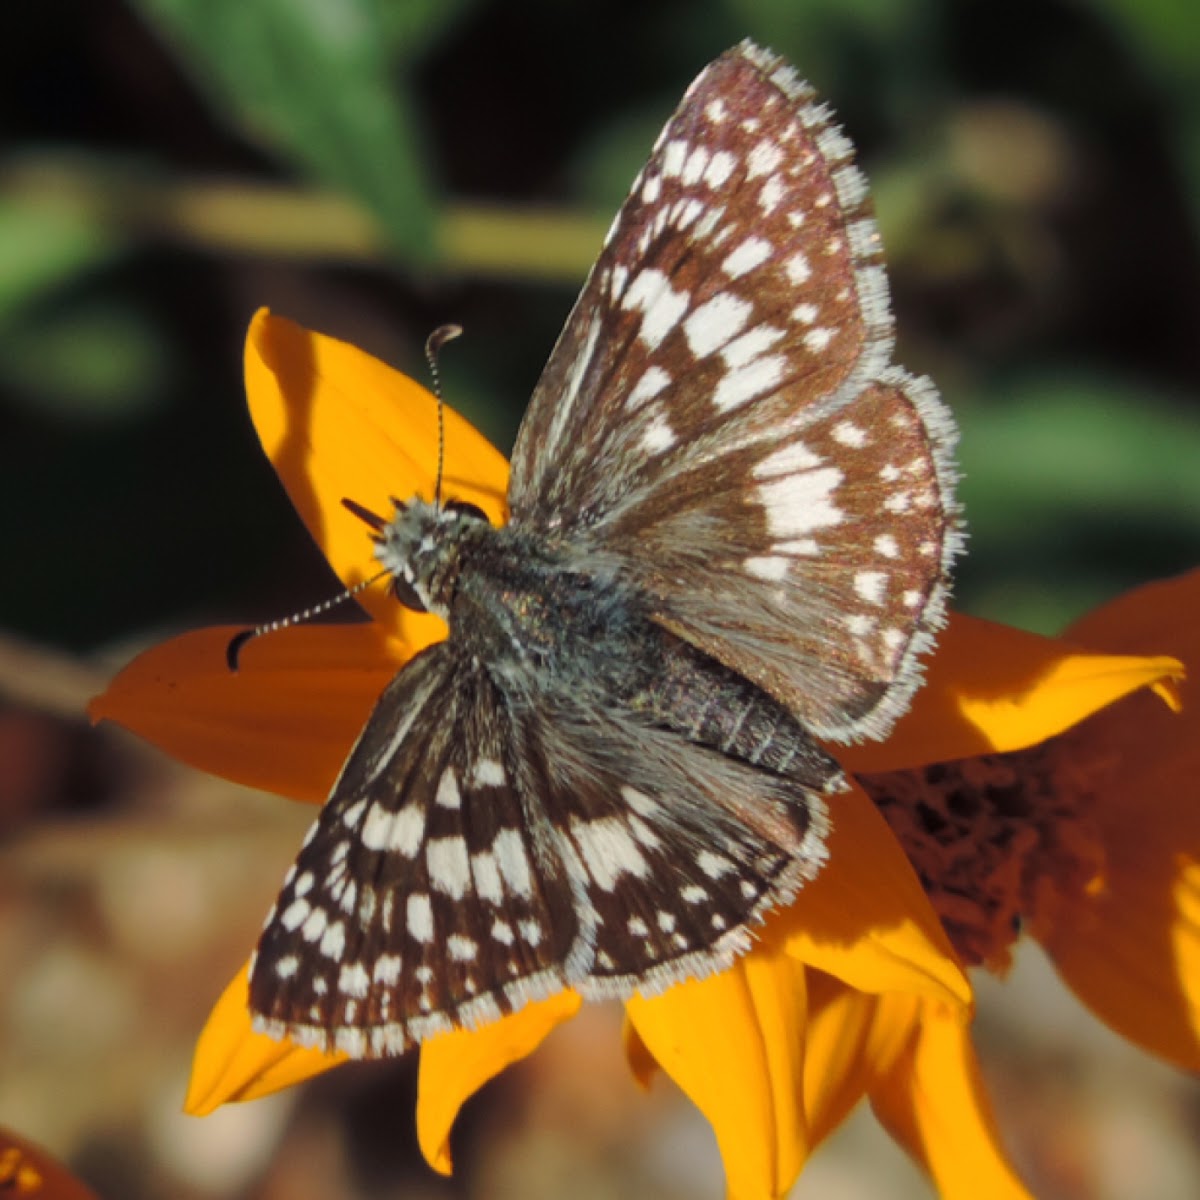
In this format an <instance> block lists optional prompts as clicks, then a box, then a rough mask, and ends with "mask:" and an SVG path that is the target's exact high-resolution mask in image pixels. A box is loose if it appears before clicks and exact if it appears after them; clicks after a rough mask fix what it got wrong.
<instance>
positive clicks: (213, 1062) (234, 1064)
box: [183, 965, 346, 1117]
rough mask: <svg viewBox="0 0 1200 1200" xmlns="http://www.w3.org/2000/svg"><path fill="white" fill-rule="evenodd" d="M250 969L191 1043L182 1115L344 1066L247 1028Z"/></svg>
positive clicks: (338, 1059)
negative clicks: (190, 1073) (194, 1051)
mask: <svg viewBox="0 0 1200 1200" xmlns="http://www.w3.org/2000/svg"><path fill="white" fill-rule="evenodd" d="M249 979H250V968H249V965H247V966H244V967H243V968H242V969H241V970H240V971H239V972H238V973H237V975H235V976H234V978H233V982H232V983H230V985H229V986H228V987H227V988H226V989H225V991H224V992H223V993H222V994H221V998H220V999H219V1000H218V1001H217V1003H216V1006H215V1007H214V1008H213V1010H212V1013H211V1014H210V1015H209V1018H208V1021H207V1023H206V1024H205V1026H204V1030H203V1031H202V1032H201V1034H200V1040H199V1041H198V1042H197V1044H196V1054H195V1056H194V1058H193V1059H192V1077H191V1080H190V1081H189V1083H188V1091H187V1098H186V1099H185V1100H184V1102H183V1110H184V1112H187V1113H191V1115H192V1116H194V1117H203V1116H206V1115H207V1114H208V1113H210V1112H212V1111H213V1110H214V1109H216V1108H218V1107H220V1105H222V1104H228V1103H230V1102H231V1101H234V1100H257V1099H258V1098H259V1097H261V1096H269V1095H270V1094H271V1093H272V1092H278V1091H281V1090H282V1089H283V1088H285V1087H291V1086H292V1084H294V1083H300V1082H301V1081H302V1080H305V1079H309V1078H310V1077H312V1076H313V1075H319V1074H320V1073H321V1072H322V1071H328V1070H329V1068H330V1067H336V1066H338V1065H339V1064H340V1063H343V1062H345V1061H346V1056H345V1055H344V1054H325V1053H323V1052H322V1051H320V1050H312V1049H306V1048H303V1047H300V1046H293V1045H292V1044H291V1042H277V1041H275V1039H274V1038H269V1037H266V1036H265V1035H264V1034H261V1033H255V1032H254V1030H253V1028H252V1027H251V1024H250V1009H249V999H250V983H249Z"/></svg>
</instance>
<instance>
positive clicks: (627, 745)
mask: <svg viewBox="0 0 1200 1200" xmlns="http://www.w3.org/2000/svg"><path fill="white" fill-rule="evenodd" d="M852 157H853V149H852V146H851V144H850V143H849V141H848V140H847V139H846V138H845V137H844V136H843V135H842V133H841V132H840V131H839V130H838V128H837V126H836V125H835V124H834V123H833V120H832V117H831V114H830V113H829V111H828V109H826V108H825V107H824V106H823V105H821V104H819V103H818V102H817V101H816V100H815V98H814V94H813V92H812V90H811V89H810V88H809V87H808V85H806V84H805V83H803V82H801V80H800V79H799V78H798V77H797V75H796V74H795V73H794V72H793V70H792V69H791V68H790V67H789V66H788V65H786V64H785V63H784V62H783V61H782V60H781V59H779V58H778V57H776V56H774V55H773V54H771V53H769V52H768V51H766V50H763V49H761V48H759V47H758V46H756V45H754V44H753V43H751V42H749V41H747V42H743V43H742V44H740V45H739V46H737V47H735V48H733V49H732V50H730V51H728V52H727V53H725V54H724V55H722V56H721V57H720V58H718V59H717V60H715V61H714V62H713V63H712V64H710V65H709V66H708V67H707V68H706V69H705V70H704V71H703V72H702V73H701V74H700V76H699V77H698V78H697V79H696V80H695V82H694V83H693V84H692V85H691V87H690V88H689V89H688V91H687V94H686V95H685V96H684V98H683V101H682V103H681V104H680V106H679V108H678V109H677V111H676V112H675V114H674V115H673V116H672V117H671V119H670V121H669V122H668V124H667V126H666V128H665V129H664V130H663V132H662V135H661V136H660V137H659V139H658V141H657V142H656V143H655V146H654V149H653V151H652V153H651V155H650V159H649V161H648V162H647V164H646V166H645V167H644V169H643V170H642V171H641V173H640V174H639V175H638V177H637V179H636V180H635V181H634V183H633V187H632V190H631V192H630V195H629V197H628V199H627V200H626V201H625V204H624V205H623V207H622V208H621V210H620V212H619V213H618V214H617V217H616V219H615V220H614V222H613V224H612V227H611V229H610V230H609V233H608V237H607V239H606V241H605V244H604V248H603V250H602V252H601V254H600V256H599V259H598V261H597V262H596V264H595V266H594V268H593V269H592V271H591V274H590V275H589V277H588V279H587V281H586V283H585V285H584V287H583V291H582V293H581V295H580V297H579V299H578V301H577V302H576V304H575V307H574V309H573V310H572V312H571V314H570V316H569V318H568V320H567V323H566V326H565V328H564V330H563V332H562V334H561V336H560V338H559V340H558V343H557V345H556V346H555V348H554V350H553V353H552V354H551V356H550V360H549V363H548V364H547V366H546V368H545V371H544V373H543V375H542V377H541V379H540V381H539V383H538V384H537V387H536V389H535V391H534V393H533V396H532V399H531V401H530V404H529V408H528V411H527V413H526V416H525V418H524V421H523V423H522V425H521V428H520V431H519V433H518V435H517V440H516V445H515V448H514V451H513V456H512V475H511V482H510V487H509V495H508V506H509V510H510V514H511V519H510V521H509V522H508V524H507V525H505V526H503V527H499V528H498V527H494V526H492V525H491V524H490V523H489V522H488V521H487V519H486V518H485V517H484V514H483V513H482V512H480V511H479V510H478V509H476V508H475V507H473V506H472V505H471V504H469V503H466V502H463V501H461V500H456V499H453V498H451V499H447V500H446V501H445V502H444V503H443V502H441V501H440V499H435V500H433V501H430V500H427V499H423V498H421V497H420V496H413V497H410V498H408V499H406V500H403V501H394V502H393V505H394V508H393V511H392V512H391V513H390V514H389V515H388V516H387V517H386V518H385V517H382V516H376V515H374V514H373V513H371V512H370V511H369V510H367V509H365V508H362V506H356V509H355V511H357V512H359V515H361V516H363V518H364V520H366V521H367V524H368V525H369V526H370V527H371V533H372V535H373V536H374V538H375V543H376V544H375V554H376V557H377V559H378V561H379V562H380V564H381V565H382V567H383V568H385V569H386V570H387V571H388V572H389V573H390V575H391V577H392V583H393V587H394V590H395V593H396V596H397V599H398V600H399V601H400V602H401V603H404V604H406V605H408V606H409V607H412V608H414V609H418V610H425V611H428V612H432V613H437V614H439V615H440V616H442V617H443V618H445V619H446V621H447V622H448V624H449V636H448V637H447V638H446V640H445V641H443V642H440V643H438V644H435V645H433V646H430V647H429V648H428V649H426V650H424V651H423V652H422V653H420V654H418V655H417V656H416V657H415V658H414V659H412V661H410V662H409V663H407V664H406V665H405V666H404V668H403V669H402V670H401V671H400V672H399V673H398V674H397V675H396V677H395V679H394V680H393V681H392V682H391V683H390V684H389V685H388V687H387V688H386V689H385V691H384V692H383V694H382V695H381V696H380V698H379V700H378V702H377V703H376V706H375V708H374V711H373V712H372V714H371V716H370V718H369V720H368V722H367V724H366V727H365V728H364V730H363V732H362V735H361V736H360V738H359V739H358V741H357V743H356V744H355V746H354V748H353V750H352V752H351V754H350V756H349V759H348V760H347V762H346V764H345V766H344V768H343V770H342V772H341V775H340V777H339V778H338V780H337V783H336V784H335V786H334V788H333V792H332V794H331V796H330V798H329V800H328V801H327V802H326V804H325V805H324V806H323V808H322V810H321V812H320V814H319V816H318V818H317V821H316V823H315V824H314V825H313V827H312V829H311V830H310V832H309V834H308V837H307V838H306V840H305V842H304V845H303V848H302V849H301V850H300V852H299V856H298V858H297V860H296V863H295V865H294V866H293V867H292V869H291V870H290V871H289V873H288V875H287V878H286V880H285V881H284V885H283V889H282V892H281V894H280V896H279V899H278V901H277V903H276V905H275V907H274V909H273V910H272V912H271V914H270V915H269V917H268V918H267V922H266V925H265V928H264V932H263V934H262V937H261V940H260V942H259V946H258V949H257V952H256V955H255V958H254V961H253V964H252V970H251V977H250V1007H251V1011H252V1013H253V1016H254V1019H255V1024H256V1027H257V1028H259V1029H260V1030H262V1031H265V1032H266V1033H268V1034H271V1035H273V1036H276V1037H287V1038H290V1039H291V1040H293V1041H295V1042H298V1043H300V1044H305V1045H316V1046H320V1047H323V1048H325V1049H336V1050H341V1051H344V1052H346V1053H348V1054H350V1055H352V1056H355V1057H364V1056H368V1057H377V1056H387V1055H395V1054H400V1053H403V1052H404V1051H405V1050H406V1049H408V1048H409V1047H411V1046H412V1045H414V1044H415V1043H418V1042H420V1041H422V1040H423V1039H425V1038H428V1037H430V1036H432V1035H434V1034H436V1033H439V1032H442V1031H444V1030H448V1029H452V1028H456V1027H472V1026H478V1025H480V1024H483V1023H486V1022H490V1021H493V1020H496V1019H497V1018H499V1017H501V1016H502V1015H503V1014H505V1013H508V1012H511V1011H513V1010H515V1009H517V1008H519V1007H521V1006H522V1005H523V1004H525V1003H526V1002H528V1001H530V1000H533V999H536V998H538V997H542V996H546V995H548V994H550V993H552V992H556V991H558V990H561V989H563V988H574V989H576V990H578V991H579V992H580V993H582V994H583V995H584V996H585V997H598V998H604V997H624V996H628V995H630V994H631V993H633V992H635V991H636V992H641V993H644V994H652V993H655V992H658V991H661V990H662V989H664V988H666V987H669V986H671V985H672V984H674V983H677V982H679V981H681V980H684V979H689V978H696V977H701V976H704V975H707V974H709V973H712V972H715V971H720V970H723V969H725V968H726V967H728V966H729V964H730V963H732V962H733V961H734V959H735V958H736V957H737V956H738V955H740V954H742V953H743V952H745V951H746V950H747V949H748V947H749V946H750V945H751V942H752V937H753V930H754V927H755V926H756V925H757V924H759V923H760V922H761V921H762V920H763V918H764V917H765V915H766V914H767V913H769V912H770V911H771V910H772V909H775V908H778V907H779V906H781V905H785V904H787V903H788V902H789V900H791V899H792V898H793V897H794V896H795V894H796V892H797V890H798V889H799V888H801V887H802V886H803V885H804V884H805V883H806V882H808V881H810V880H811V879H813V877H814V876H815V875H816V874H817V873H818V872H819V871H820V870H821V868H822V865H823V863H824V861H825V859H826V856H827V834H828V830H829V826H830V821H831V819H834V820H835V819H836V815H834V816H833V817H832V818H831V815H830V809H831V808H832V809H834V810H836V802H833V801H831V799H830V798H831V796H833V795H835V794H836V793H837V792H838V791H839V790H841V789H843V788H844V787H845V786H846V780H845V776H844V774H843V772H842V771H841V769H840V768H839V766H838V764H837V762H836V760H835V759H834V758H833V757H832V755H831V754H830V752H829V751H828V749H826V745H827V744H828V743H846V742H851V741H854V740H856V739H861V738H878V737H882V736H883V735H884V734H886V732H887V731H888V730H889V728H890V727H891V726H892V725H893V723H894V722H895V720H896V718H897V717H899V716H900V715H901V714H902V713H903V712H904V711H905V710H906V708H907V707H908V705H909V702H910V699H911V696H912V694H913V692H914V690H915V689H916V687H917V686H918V684H919V681H920V662H919V660H920V657H921V655H922V654H923V653H924V652H925V651H927V650H928V649H929V647H930V645H931V643H932V639H933V636H934V634H935V632H936V630H937V628H938V626H939V623H940V622H941V620H942V618H943V611H944V605H945V597H946V592H947V586H948V571H949V567H950V565H951V561H952V558H953V556H954V554H955V553H956V552H957V550H958V548H959V541H960V533H959V530H958V510H957V507H956V505H955V501H954V498H953V485H954V470H953V466H952V462H951V451H952V445H953V441H954V431H953V425H952V422H951V419H950V417H949V415H948V413H947V411H946V409H945V408H944V407H943V405H942V403H941V402H940V400H939V399H938V397H937V394H936V392H935V390H934V388H933V386H932V384H931V383H930V382H929V381H928V380H925V379H918V378H914V377H913V376H911V375H909V374H907V373H906V372H905V371H904V370H902V369H900V368H899V367H897V366H895V365H893V364H892V361H891V357H892V348H893V324H892V318H891V315H890V311H889V304H888V289H887V281H886V277H885V274H884V266H883V261H882V251H881V245H880V239H879V234H878V231H877V229H876V226H875V223H874V221H873V219H872V216H871V209H870V204H869V200H868V195H867V188H866V184H865V181H864V179H863V176H862V175H861V174H860V172H859V171H858V169H857V168H856V167H855V166H854V165H853V162H852Z"/></svg>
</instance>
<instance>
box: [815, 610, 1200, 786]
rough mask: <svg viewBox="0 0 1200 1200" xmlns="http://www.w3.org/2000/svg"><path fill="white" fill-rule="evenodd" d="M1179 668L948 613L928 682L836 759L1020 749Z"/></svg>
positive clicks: (889, 763)
mask: <svg viewBox="0 0 1200 1200" xmlns="http://www.w3.org/2000/svg"><path fill="white" fill-rule="evenodd" d="M1180 673H1181V669H1180V664H1179V663H1178V661H1176V660H1175V659H1173V658H1166V657H1162V656H1161V655H1154V656H1152V657H1141V656H1128V657H1127V656H1124V655H1112V654H1089V653H1086V652H1084V651H1080V650H1077V649H1074V648H1072V647H1071V646H1069V645H1068V644H1066V643H1065V642H1062V641H1059V640H1057V639H1054V638H1044V637H1039V636H1038V635H1037V634H1034V633H1024V632H1022V631H1021V630H1019V629H1011V628H1009V627H1008V626H1006V625H997V624H995V623H993V622H991V621H981V620H979V619H978V618H975V617H966V616H963V615H962V614H961V613H953V614H951V618H950V621H949V623H948V624H947V626H946V628H945V629H944V630H943V631H942V633H941V635H940V636H939V638H938V647H937V652H936V653H935V654H934V655H933V657H932V659H931V660H930V663H929V669H928V672H927V677H926V682H925V685H924V686H923V687H922V688H921V690H920V691H919V692H918V693H917V695H916V697H915V699H914V701H913V706H912V708H911V710H910V711H909V712H908V714H907V715H906V716H904V717H903V718H901V720H900V721H899V722H898V723H897V725H896V727H895V729H894V730H893V731H892V734H891V736H890V737H889V738H888V739H887V740H886V741H884V742H874V743H864V744H863V745H860V746H850V747H847V748H846V749H844V750H843V749H840V748H839V750H838V758H839V760H840V761H841V762H842V764H843V766H845V767H846V768H847V769H848V770H851V771H854V772H864V773H865V772H872V771H898V770H904V769H907V768H910V767H919V766H923V765H924V764H926V763H931V762H946V761H948V760H950V759H955V758H970V757H973V756H975V755H979V754H994V753H1002V752H1005V751H1008V750H1020V749H1023V748H1024V747H1026V746H1031V745H1034V744H1035V743H1037V742H1041V741H1044V740H1045V739H1046V738H1048V737H1052V736H1053V735H1054V734H1057V733H1061V732H1062V731H1063V730H1064V729H1069V728H1070V727H1071V726H1072V725H1075V724H1077V723H1078V722H1079V721H1081V720H1083V719H1084V718H1085V717H1087V716H1090V715H1091V714H1092V713H1094V712H1097V711H1098V710H1099V709H1102V708H1104V707H1105V706H1106V705H1109V704H1112V703H1113V701H1114V700H1118V699H1120V698H1121V697H1122V696H1126V695H1128V694H1129V693H1130V692H1135V691H1137V690H1138V689H1139V688H1144V687H1154V686H1156V685H1158V684H1161V683H1162V682H1163V681H1166V680H1170V679H1173V678H1177V677H1178V676H1179V675H1180Z"/></svg>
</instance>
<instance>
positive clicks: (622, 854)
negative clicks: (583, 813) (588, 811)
mask: <svg viewBox="0 0 1200 1200" xmlns="http://www.w3.org/2000/svg"><path fill="white" fill-rule="evenodd" d="M571 836H572V837H573V838H574V839H575V843H576V845H577V846H578V847H579V854H580V857H581V858H582V859H583V863H584V866H586V867H587V869H588V873H589V874H590V875H591V877H592V878H593V879H594V880H595V881H596V885H597V886H598V887H600V888H602V889H603V890H604V891H606V892H611V891H612V890H613V888H614V887H616V883H617V880H618V879H619V878H620V877H621V876H622V875H636V876H637V877H638V878H645V876H646V875H647V874H649V871H650V866H649V864H648V863H647V862H646V859H645V857H644V856H643V855H642V852H641V850H639V849H638V845H637V842H636V840H635V839H634V837H633V834H632V833H631V832H630V830H629V827H628V825H626V823H625V822H624V821H623V820H622V819H621V818H620V817H604V818H602V819H600V820H596V821H572V822H571Z"/></svg>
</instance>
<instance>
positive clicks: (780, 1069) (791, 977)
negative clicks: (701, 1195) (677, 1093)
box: [626, 950, 808, 1200]
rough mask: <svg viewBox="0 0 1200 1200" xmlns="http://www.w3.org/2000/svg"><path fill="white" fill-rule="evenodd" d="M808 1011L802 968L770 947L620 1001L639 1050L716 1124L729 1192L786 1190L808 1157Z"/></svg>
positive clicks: (757, 1197) (734, 1198)
mask: <svg viewBox="0 0 1200 1200" xmlns="http://www.w3.org/2000/svg"><path fill="white" fill-rule="evenodd" d="M805 1009H806V1000H805V984H804V968H803V967H802V966H801V965H800V964H799V963H796V962H794V961H792V960H791V959H790V958H789V957H788V956H787V955H784V954H778V953H770V952H768V951H766V950H756V951H755V952H754V953H752V954H750V955H748V956H747V957H746V958H743V959H740V960H739V961H738V962H737V963H736V964H735V965H734V966H733V967H732V968H730V969H729V970H728V971H725V972H723V973H722V974H720V975H713V976H710V977H709V978H708V979H704V980H699V981H694V982H690V983H683V984H679V985H678V986H676V987H673V988H671V989H670V990H668V991H666V992H664V993H663V994H662V995H661V996H656V997H654V998H653V999H650V1000H647V999H645V998H643V997H640V996H635V997H633V998H632V999H631V1000H629V1001H628V1003H627V1005H626V1014H627V1016H628V1018H629V1020H630V1022H631V1023H632V1024H633V1026H634V1028H635V1030H636V1032H637V1035H638V1037H639V1038H640V1039H641V1041H642V1043H643V1044H644V1046H645V1048H646V1049H647V1050H648V1051H649V1053H650V1054H651V1055H653V1057H654V1058H655V1059H656V1060H657V1062H658V1064H659V1066H661V1067H662V1068H663V1070H664V1071H666V1072H667V1074H668V1075H670V1076H671V1078H672V1079H674V1080H675V1082H676V1083H677V1084H678V1085H679V1087H680V1088H681V1089H682V1090H683V1091H684V1093H685V1094H686V1095H687V1096H688V1097H689V1098H690V1099H691V1101H692V1102H693V1103H694V1104H695V1105H696V1107H697V1108H699V1109H700V1111H701V1112H702V1113H703V1114H704V1116H705V1117H706V1118H707V1120H708V1122H709V1124H711V1125H712V1127H713V1131H714V1132H715V1133H716V1136H717V1144H718V1146H719V1147H720V1150H721V1158H722V1159H723V1160H724V1163H725V1176H726V1180H727V1186H728V1195H729V1197H730V1200H750V1198H751V1197H753V1198H754V1200H761V1198H762V1197H767V1196H782V1195H784V1194H785V1193H786V1192H787V1191H788V1189H789V1188H790V1187H791V1186H792V1184H793V1183H795V1181H796V1177H797V1176H798V1175H799V1173H800V1168H801V1167H802V1166H803V1165H804V1160H805V1158H806V1157H807V1155H808V1134H807V1130H806V1129H805V1124H804V1114H803V1111H802V1110H801V1096H802V1094H803V1092H802V1083H803V1063H804V1026H805Z"/></svg>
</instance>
